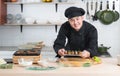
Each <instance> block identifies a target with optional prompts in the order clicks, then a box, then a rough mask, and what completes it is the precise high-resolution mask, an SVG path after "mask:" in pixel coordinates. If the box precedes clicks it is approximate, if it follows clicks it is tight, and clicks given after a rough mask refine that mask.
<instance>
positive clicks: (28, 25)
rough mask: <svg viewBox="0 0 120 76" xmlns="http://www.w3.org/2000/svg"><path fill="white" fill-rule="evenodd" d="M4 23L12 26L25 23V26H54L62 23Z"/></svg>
mask: <svg viewBox="0 0 120 76" xmlns="http://www.w3.org/2000/svg"><path fill="white" fill-rule="evenodd" d="M4 25H11V26H19V25H24V26H54V25H58V26H59V25H60V24H7V23H6V24H4Z"/></svg>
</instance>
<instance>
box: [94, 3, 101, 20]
mask: <svg viewBox="0 0 120 76" xmlns="http://www.w3.org/2000/svg"><path fill="white" fill-rule="evenodd" d="M102 3H103V2H102V1H101V2H100V10H99V11H97V12H96V14H95V15H96V17H97V19H100V15H101V12H102Z"/></svg>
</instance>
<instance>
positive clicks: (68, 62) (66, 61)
mask: <svg viewBox="0 0 120 76" xmlns="http://www.w3.org/2000/svg"><path fill="white" fill-rule="evenodd" d="M58 61H59V63H60V64H61V65H63V66H68V67H69V66H70V67H81V66H84V64H86V63H89V65H92V64H93V60H92V59H91V58H87V59H83V58H60V59H59V60H58Z"/></svg>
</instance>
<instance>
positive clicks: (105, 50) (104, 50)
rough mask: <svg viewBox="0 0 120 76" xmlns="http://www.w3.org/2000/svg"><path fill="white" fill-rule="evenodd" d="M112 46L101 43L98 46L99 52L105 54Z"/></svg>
mask: <svg viewBox="0 0 120 76" xmlns="http://www.w3.org/2000/svg"><path fill="white" fill-rule="evenodd" d="M110 48H111V47H106V46H103V44H101V45H100V46H99V47H98V52H99V53H100V54H103V53H106V52H107V50H108V49H110Z"/></svg>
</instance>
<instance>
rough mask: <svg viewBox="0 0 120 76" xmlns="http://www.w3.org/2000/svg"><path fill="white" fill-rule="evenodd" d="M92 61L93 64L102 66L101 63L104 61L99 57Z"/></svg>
mask: <svg viewBox="0 0 120 76" xmlns="http://www.w3.org/2000/svg"><path fill="white" fill-rule="evenodd" d="M92 59H93V61H94V62H93V64H100V63H102V60H101V59H100V58H99V57H97V56H94V57H92Z"/></svg>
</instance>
